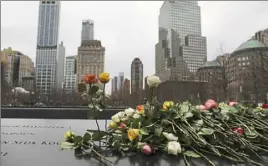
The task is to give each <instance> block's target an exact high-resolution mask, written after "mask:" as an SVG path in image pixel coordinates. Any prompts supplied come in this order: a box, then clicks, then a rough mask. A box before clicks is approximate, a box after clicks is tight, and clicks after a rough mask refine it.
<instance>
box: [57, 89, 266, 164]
mask: <svg viewBox="0 0 268 166" xmlns="http://www.w3.org/2000/svg"><path fill="white" fill-rule="evenodd" d="M98 90H99V88H98V87H96V86H92V87H90V88H89V90H88V94H89V96H90V98H89V99H90V101H91V103H90V104H89V106H88V107H89V111H88V118H90V119H95V121H96V122H97V117H98V113H99V112H100V111H101V110H102V109H103V108H105V103H104V101H103V97H104V96H102V95H96V92H97V91H98ZM103 95H104V94H103ZM152 99H153V100H152V101H153V102H152V103H148V102H147V103H146V104H144V105H143V107H144V113H143V112H138V111H137V110H133V115H132V113H129V112H128V114H129V115H126V112H120V114H118V117H119V121H118V120H114V122H113V123H114V127H111V128H109V130H107V131H101V130H99V129H98V130H97V131H93V130H88V132H87V133H85V134H84V136H83V137H81V136H75V137H74V138H73V142H70V141H69V142H68V141H67V142H63V143H61V147H62V148H65V149H75V148H78V147H81V148H83V147H87V148H88V149H89V150H90V152H88V153H94V150H95V149H98V150H99V151H101V146H100V144H99V145H97V144H96V143H95V142H96V141H97V142H100V141H102V142H104V143H106V144H107V145H108V147H110V148H112V149H116V150H118V151H120V152H121V153H122V155H126V154H127V153H128V152H130V151H133V150H134V151H141V150H140V149H141V148H142V147H143V146H144V145H145V144H149V145H151V146H152V147H155V149H157V150H161V151H163V152H169V151H170V149H172V148H177V150H178V153H180V154H179V155H183V157H184V159H185V161H186V159H187V158H188V157H190V158H203V159H205V160H207V161H208V163H210V165H214V164H213V162H212V161H210V160H209V158H207V157H206V155H207V154H214V155H216V156H219V157H222V158H225V159H228V160H232V161H234V162H237V163H243V162H248V163H249V164H252V165H258V166H260V165H261V164H260V163H258V161H254V160H253V159H252V158H251V157H252V155H258V154H264V155H268V150H267V149H268V110H263V109H261V108H255V109H251V108H248V107H246V106H243V105H240V104H238V105H236V106H229V105H228V104H226V103H219V104H218V106H215V107H213V108H211V109H208V110H200V106H194V105H192V104H191V103H189V102H183V103H175V104H170V105H167V106H166V105H165V106H166V107H162V105H160V104H159V103H158V101H157V99H156V96H153V97H152ZM167 103H169V102H167ZM128 111H130V110H128ZM134 114H135V115H137V114H138V116H136V118H135V116H134ZM119 115H120V116H119ZM120 123H123V124H124V125H125V126H123V127H122V124H121V125H120ZM163 132H165V133H164V134H163ZM174 142H175V144H174ZM169 143H171V145H173V146H171V145H169ZM176 143H177V144H176ZM178 144H179V145H180V147H179V146H178ZM176 145H177V146H176ZM170 146H171V147H170ZM99 151H98V152H99ZM173 152H174V151H173ZM96 154H97V153H96ZM98 154H99V153H98ZM174 155H178V154H174ZM186 162H187V161H186Z"/></svg>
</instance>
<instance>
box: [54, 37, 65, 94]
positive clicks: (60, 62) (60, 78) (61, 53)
mask: <svg viewBox="0 0 268 166" xmlns="http://www.w3.org/2000/svg"><path fill="white" fill-rule="evenodd" d="M64 65H65V47H64V45H63V42H61V44H59V50H58V56H57V74H56V76H57V78H56V84H57V85H56V86H57V90H61V89H62V85H63V82H64Z"/></svg>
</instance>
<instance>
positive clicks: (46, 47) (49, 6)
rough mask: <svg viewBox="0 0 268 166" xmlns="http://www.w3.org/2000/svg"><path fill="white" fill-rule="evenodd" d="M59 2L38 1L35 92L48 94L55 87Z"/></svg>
mask: <svg viewBox="0 0 268 166" xmlns="http://www.w3.org/2000/svg"><path fill="white" fill-rule="evenodd" d="M59 19H60V1H40V2H39V18H38V33H37V49H36V90H37V91H39V92H40V93H41V94H49V93H50V92H51V91H52V90H53V89H54V88H55V85H56V66H57V53H58V47H57V45H58V36H59V35H58V34H59Z"/></svg>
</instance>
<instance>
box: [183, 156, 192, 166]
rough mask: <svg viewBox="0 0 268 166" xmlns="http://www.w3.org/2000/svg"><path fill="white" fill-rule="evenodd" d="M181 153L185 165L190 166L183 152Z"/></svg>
mask: <svg viewBox="0 0 268 166" xmlns="http://www.w3.org/2000/svg"><path fill="white" fill-rule="evenodd" d="M182 155H183V160H184V162H185V164H186V166H191V165H190V163H189V162H188V160H187V158H186V156H185V155H184V154H182Z"/></svg>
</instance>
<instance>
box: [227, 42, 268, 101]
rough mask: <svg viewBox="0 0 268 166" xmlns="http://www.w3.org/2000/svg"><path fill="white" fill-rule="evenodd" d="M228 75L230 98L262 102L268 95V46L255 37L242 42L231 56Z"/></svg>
mask: <svg viewBox="0 0 268 166" xmlns="http://www.w3.org/2000/svg"><path fill="white" fill-rule="evenodd" d="M226 76H227V79H228V96H229V98H233V99H236V100H244V101H249V100H250V101H253V102H262V101H263V100H264V99H266V98H267V95H268V46H267V45H266V44H264V43H262V42H260V41H258V40H253V39H251V40H249V41H247V42H244V43H243V44H241V45H240V46H239V47H238V48H237V49H236V50H235V51H234V52H233V53H232V54H231V56H230V58H229V61H228V67H227V68H226Z"/></svg>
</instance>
